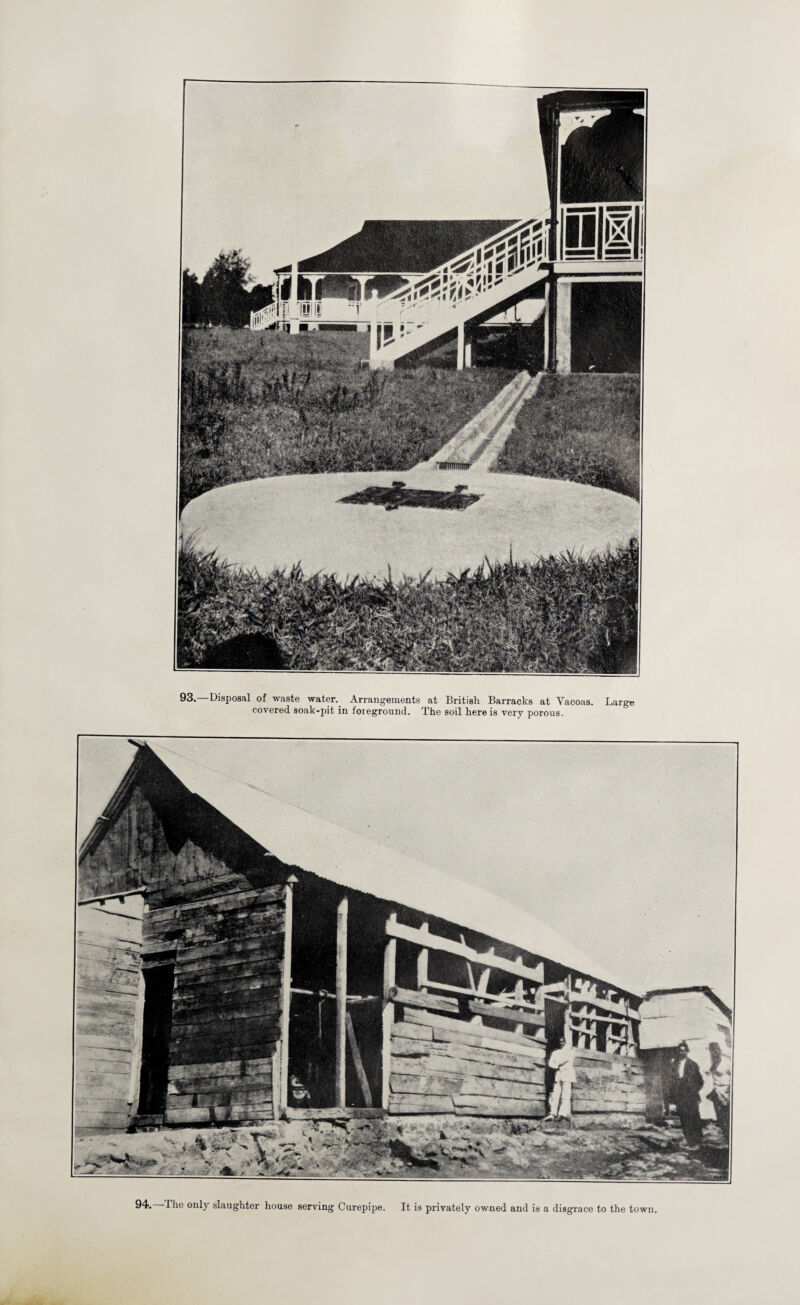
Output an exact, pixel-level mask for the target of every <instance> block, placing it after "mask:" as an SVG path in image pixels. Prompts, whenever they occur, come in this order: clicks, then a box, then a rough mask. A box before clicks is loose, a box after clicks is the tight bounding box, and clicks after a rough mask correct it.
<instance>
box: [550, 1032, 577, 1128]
mask: <svg viewBox="0 0 800 1305" xmlns="http://www.w3.org/2000/svg"><path fill="white" fill-rule="evenodd" d="M547 1064H548V1067H549V1068H550V1069H552V1070H555V1079H554V1080H553V1090H552V1092H551V1093H550V1113H549V1114H548V1115H546V1116H545V1118H546V1119H567V1120H571V1119H572V1084H573V1083H574V1082H575V1053H574V1052H573V1050H572V1047H568V1046H567V1042H566V1038H559V1040H558V1046H557V1047H556V1049H555V1051H554V1052H552V1054H551V1056H550V1059H549V1060H548V1062H547Z"/></svg>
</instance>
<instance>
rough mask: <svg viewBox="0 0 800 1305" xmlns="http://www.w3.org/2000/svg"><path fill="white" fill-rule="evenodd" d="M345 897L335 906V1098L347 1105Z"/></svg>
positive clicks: (337, 1102) (339, 1102) (337, 1103)
mask: <svg viewBox="0 0 800 1305" xmlns="http://www.w3.org/2000/svg"><path fill="white" fill-rule="evenodd" d="M346 1051H347V898H346V897H343V898H342V900H341V902H340V903H339V905H338V906H337V908H336V1100H335V1104H336V1105H337V1106H345V1105H347V1062H346V1059H345V1056H346Z"/></svg>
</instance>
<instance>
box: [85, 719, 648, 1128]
mask: <svg viewBox="0 0 800 1305" xmlns="http://www.w3.org/2000/svg"><path fill="white" fill-rule="evenodd" d="M209 748H210V749H213V741H209ZM210 755H211V759H212V760H213V753H211V754H210ZM639 1005H640V997H639V996H638V995H637V994H636V993H635V992H633V991H632V990H631V989H630V988H629V987H626V986H624V984H623V982H622V981H621V980H620V978H619V977H617V976H613V975H610V974H608V973H607V972H606V971H605V970H604V969H603V968H602V967H600V966H597V965H595V964H594V963H593V962H592V961H591V960H590V959H589V958H587V957H585V956H583V955H582V954H581V953H580V952H579V951H578V950H577V949H576V948H575V947H573V946H572V945H571V944H570V943H569V942H567V941H566V940H565V939H563V938H561V937H560V936H559V935H558V934H556V933H555V932H553V930H551V929H550V928H548V927H547V926H546V925H545V924H544V923H543V922H542V921H540V920H539V919H537V918H536V917H534V916H532V915H530V914H527V913H525V912H524V911H521V910H519V909H517V908H516V907H514V906H512V905H511V904H510V903H508V902H505V901H502V900H501V899H499V898H497V897H494V896H493V895H492V894H490V893H486V892H484V891H482V890H479V889H477V888H475V887H473V886H471V885H469V884H467V883H465V882H462V881H461V880H459V879H457V878H455V877H454V876H451V875H447V874H444V873H442V872H441V871H438V870H434V869H432V868H430V867H428V866H425V865H422V864H421V863H419V862H417V861H414V860H412V859H411V858H409V857H406V856H403V855H400V854H398V853H396V852H393V851H390V850H389V849H387V848H385V847H381V846H379V845H378V844H376V843H373V842H371V841H369V840H368V839H365V838H362V837H360V836H359V835H356V834H354V833H352V832H350V831H348V830H346V829H344V828H341V827H339V826H336V825H334V824H331V823H330V822H329V821H326V820H323V819H321V818H320V817H317V816H315V815H311V814H310V813H308V812H307V811H304V810H301V809H300V808H298V807H295V806H292V805H290V804H287V803H285V802H282V801H279V800H277V799H276V798H274V797H272V796H270V794H269V793H268V792H266V791H265V790H264V789H262V788H260V787H254V786H252V785H250V784H246V783H242V782H240V781H238V780H235V779H233V778H231V777H229V776H227V775H225V774H222V773H220V772H218V771H216V770H214V769H212V768H211V767H210V766H207V765H201V764H198V763H197V762H196V761H192V760H189V759H187V758H186V757H184V756H182V755H180V754H179V753H178V752H176V751H173V750H172V749H171V748H168V747H166V746H164V745H162V744H161V743H159V742H150V743H147V744H139V745H138V751H137V754H136V757H135V759H134V762H133V764H132V765H131V767H130V769H129V770H128V773H127V774H126V775H125V777H124V779H123V781H122V783H121V784H120V786H119V787H118V789H117V791H116V792H115V794H114V796H113V797H112V799H111V801H110V802H109V803H108V805H107V806H106V808H105V810H104V812H103V814H102V815H101V816H100V817H99V819H98V820H97V821H96V822H95V825H94V827H93V828H92V830H91V832H90V833H89V835H88V837H87V838H86V839H85V841H84V843H83V845H82V847H81V848H80V852H79V863H78V908H77V945H76V989H75V1018H76V1032H75V1048H76V1051H75V1127H76V1130H77V1131H79V1132H83V1133H86V1132H93V1131H99V1130H105V1129H120V1128H128V1127H142V1126H149V1127H153V1126H160V1125H162V1124H163V1125H167V1126H169V1125H182V1124H215V1123H225V1124H236V1123H241V1124H249V1123H260V1122H265V1121H269V1120H275V1119H280V1118H293V1117H296V1116H298V1115H301V1114H302V1115H305V1116H308V1115H317V1116H337V1115H339V1116H348V1115H352V1114H375V1115H380V1114H384V1113H385V1114H393V1115H397V1114H419V1113H426V1114H430V1113H435V1114H439V1113H441V1114H456V1115H486V1116H528V1117H541V1116H543V1115H544V1114H545V1113H546V1091H547V1089H548V1087H549V1084H548V1082H547V1069H546V1060H547V1053H548V1050H549V1048H550V1047H551V1046H554V1045H555V1044H556V1042H557V1040H558V1038H559V1037H560V1036H561V1035H562V1034H564V1033H566V1035H567V1037H568V1038H569V1039H570V1040H571V1042H572V1043H573V1045H574V1046H575V1048H576V1070H577V1083H576V1085H575V1089H574V1093H573V1109H574V1111H575V1113H576V1114H582V1115H587V1116H591V1115H603V1114H617V1113H621V1112H625V1113H634V1114H643V1113H644V1109H645V1092H644V1077H643V1069H642V1064H641V1061H640V1058H639V1051H638V1044H639V1024H640V1015H639Z"/></svg>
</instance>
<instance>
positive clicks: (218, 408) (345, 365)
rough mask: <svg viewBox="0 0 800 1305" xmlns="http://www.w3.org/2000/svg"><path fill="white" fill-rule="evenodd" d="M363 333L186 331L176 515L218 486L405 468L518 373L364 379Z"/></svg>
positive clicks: (442, 372)
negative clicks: (295, 475) (272, 478)
mask: <svg viewBox="0 0 800 1305" xmlns="http://www.w3.org/2000/svg"><path fill="white" fill-rule="evenodd" d="M368 339H369V337H368V336H366V335H358V334H356V333H355V332H347V333H345V332H341V333H340V332H313V333H310V334H303V335H299V336H291V337H290V336H287V335H285V334H280V333H275V332H272V331H269V332H261V333H258V334H251V333H250V332H248V331H230V330H226V329H225V328H218V329H216V330H213V331H205V330H202V331H200V330H195V331H186V332H185V335H184V354H183V376H182V422H181V507H183V506H184V505H185V504H186V503H188V502H189V500H190V499H193V498H196V497H197V495H198V494H202V493H204V492H205V491H206V490H208V489H212V488H214V487H215V486H217V485H228V484H231V483H232V482H234V481H238V480H251V479H253V478H255V477H258V476H285V475H291V474H292V473H298V472H318V471H377V470H381V471H384V470H389V471H395V470H403V469H405V468H408V467H411V466H414V464H415V463H417V462H420V461H421V460H422V459H424V458H427V457H429V456H430V455H431V454H432V453H434V452H435V451H436V449H438V448H440V447H441V445H442V444H444V442H445V441H446V440H447V439H449V438H450V436H451V435H454V434H455V432H456V431H457V430H459V429H460V427H461V426H463V425H464V424H465V423H466V422H467V421H469V419H470V417H472V416H474V414H475V413H476V412H479V411H480V409H481V408H482V407H484V405H485V404H487V403H488V402H489V400H490V399H491V398H492V397H493V396H494V395H495V394H496V393H497V392H498V390H500V389H501V388H502V387H503V385H506V384H507V383H508V381H509V380H511V378H512V377H513V375H514V372H513V371H512V370H509V369H503V368H499V367H493V368H486V369H481V370H480V371H478V370H474V371H472V372H456V371H453V370H452V369H448V368H445V367H442V366H436V365H427V366H424V365H423V366H418V367H416V368H413V369H411V368H409V369H406V370H403V369H400V368H398V369H397V370H396V371H394V372H389V373H383V374H376V373H370V372H369V371H367V370H366V369H362V368H361V367H360V366H359V362H360V360H361V359H362V358H365V357H366V355H367V351H368Z"/></svg>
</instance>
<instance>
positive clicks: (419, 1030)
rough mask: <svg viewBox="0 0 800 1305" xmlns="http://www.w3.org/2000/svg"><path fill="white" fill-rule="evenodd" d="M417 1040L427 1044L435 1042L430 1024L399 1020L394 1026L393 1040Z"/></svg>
mask: <svg viewBox="0 0 800 1305" xmlns="http://www.w3.org/2000/svg"><path fill="white" fill-rule="evenodd" d="M404 1037H406V1038H416V1039H422V1040H424V1041H426V1042H430V1041H432V1040H433V1029H432V1028H431V1026H430V1025H428V1024H414V1023H410V1022H409V1021H408V1020H398V1021H397V1023H396V1024H394V1025H393V1026H392V1040H393V1041H394V1039H395V1038H404Z"/></svg>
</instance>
